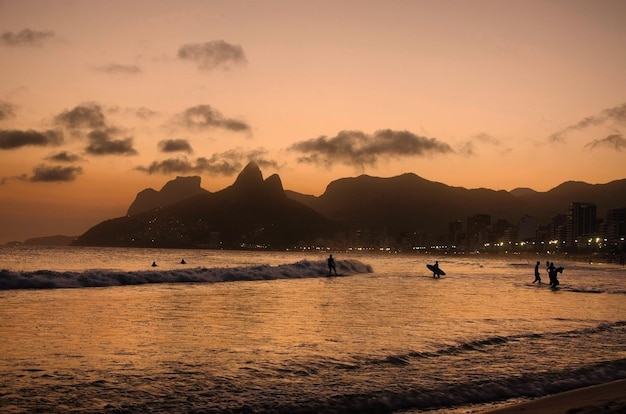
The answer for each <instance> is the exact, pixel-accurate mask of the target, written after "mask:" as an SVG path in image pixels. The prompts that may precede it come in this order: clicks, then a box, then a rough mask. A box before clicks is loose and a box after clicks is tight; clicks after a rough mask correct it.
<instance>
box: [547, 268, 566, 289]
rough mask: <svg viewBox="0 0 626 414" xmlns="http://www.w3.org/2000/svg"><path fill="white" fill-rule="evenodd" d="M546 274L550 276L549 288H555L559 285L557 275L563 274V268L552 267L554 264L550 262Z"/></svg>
mask: <svg viewBox="0 0 626 414" xmlns="http://www.w3.org/2000/svg"><path fill="white" fill-rule="evenodd" d="M548 273H549V275H550V286H552V287H553V288H555V287H557V286H558V285H559V283H560V282H559V279H557V274H558V273H563V267H554V263H552V262H550V267H549V268H548Z"/></svg>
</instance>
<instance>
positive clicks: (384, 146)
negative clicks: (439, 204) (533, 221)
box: [0, 0, 626, 243]
mask: <svg viewBox="0 0 626 414" xmlns="http://www.w3.org/2000/svg"><path fill="white" fill-rule="evenodd" d="M625 17H626V2H624V1H622V0H614V1H613V0H600V1H577V0H555V1H531V0H527V1H517V0H515V1H508V0H494V1H472V0H458V1H418V0H413V1H402V0H398V1H367V0H363V1H341V0H333V1H313V2H304V1H291V0H285V1H209V0H207V1H205V0H198V1H189V0H176V1H159V0H133V1H106V2H102V1H91V0H84V1H83V0H42V1H29V0H22V1H9V0H0V243H5V242H7V241H11V240H24V239H26V238H29V237H36V236H42V235H51V234H65V235H78V234H81V233H82V232H84V231H86V230H87V229H88V228H89V227H91V226H93V225H95V224H97V223H98V222H100V221H102V220H104V219H108V218H113V217H118V216H121V215H123V214H125V212H126V210H127V208H128V206H129V205H130V203H131V202H132V201H133V199H134V197H135V195H136V194H137V192H139V191H141V190H142V189H144V188H146V187H152V188H155V189H157V190H158V189H160V188H161V187H162V186H163V185H164V184H165V183H166V182H167V181H168V180H170V179H173V178H174V177H176V176H177V175H182V176H188V175H200V176H202V186H203V187H204V188H206V189H208V190H210V191H216V190H220V189H222V188H224V187H226V186H228V185H230V184H231V183H232V182H233V181H234V179H235V177H236V174H237V173H238V172H239V171H240V170H241V169H242V168H243V167H244V166H245V164H246V163H247V162H248V161H250V160H255V161H257V163H258V164H259V165H260V166H261V169H262V171H263V174H264V176H265V177H267V176H269V175H270V174H273V173H278V174H279V175H280V176H281V179H282V181H283V186H284V187H285V188H286V189H291V190H295V191H299V192H302V193H308V194H314V195H320V194H321V193H323V191H324V189H325V187H326V185H327V184H328V183H329V182H331V181H332V180H335V179H338V178H341V177H347V176H356V175H360V174H362V173H365V174H369V175H374V176H382V177H389V176H394V175H398V174H402V173H406V172H413V173H415V174H418V175H420V176H422V177H424V178H426V179H429V180H433V181H439V182H443V183H445V184H448V185H453V186H463V187H467V188H477V187H487V188H493V189H504V190H511V189H513V188H516V187H531V188H533V189H535V190H538V191H547V190H549V189H551V188H553V187H555V186H557V185H558V184H560V183H562V182H563V181H567V180H579V181H586V182H590V183H606V182H609V181H612V180H615V179H621V178H626V167H625V165H626V163H625V162H624V161H625V157H624V155H625V151H626V137H624V129H625V127H626V78H625V75H624V74H626V47H624V45H626V24H624V18H625Z"/></svg>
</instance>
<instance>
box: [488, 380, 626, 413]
mask: <svg viewBox="0 0 626 414" xmlns="http://www.w3.org/2000/svg"><path fill="white" fill-rule="evenodd" d="M623 412H626V379H621V380H617V381H612V382H607V383H604V384H599V385H593V386H589V387H583V388H577V389H574V390H570V391H565V392H562V393H558V394H553V395H548V396H545V397H539V398H537V399H534V400H531V401H525V402H522V403H517V404H512V405H509V406H503V407H499V408H493V409H488V410H484V411H481V413H483V414H516V413H533V414H566V413H576V414H599V413H606V414H617V413H623Z"/></svg>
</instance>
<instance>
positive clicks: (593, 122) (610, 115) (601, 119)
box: [548, 103, 626, 142]
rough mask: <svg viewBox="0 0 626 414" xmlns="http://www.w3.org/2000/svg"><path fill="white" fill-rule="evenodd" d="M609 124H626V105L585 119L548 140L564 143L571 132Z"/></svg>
mask: <svg viewBox="0 0 626 414" xmlns="http://www.w3.org/2000/svg"><path fill="white" fill-rule="evenodd" d="M607 122H615V123H617V124H626V103H623V104H621V105H619V106H616V107H613V108H608V109H605V110H603V111H602V112H600V113H599V114H597V115H593V116H588V117H585V118H583V119H581V120H580V121H578V122H577V123H575V124H574V125H570V126H568V127H566V128H563V129H562V130H560V131H559V132H555V133H554V134H552V135H550V136H549V137H548V140H549V141H550V142H563V141H564V140H565V137H566V136H567V134H569V133H570V132H575V131H581V130H584V129H587V128H590V127H593V126H598V125H603V124H605V123H607Z"/></svg>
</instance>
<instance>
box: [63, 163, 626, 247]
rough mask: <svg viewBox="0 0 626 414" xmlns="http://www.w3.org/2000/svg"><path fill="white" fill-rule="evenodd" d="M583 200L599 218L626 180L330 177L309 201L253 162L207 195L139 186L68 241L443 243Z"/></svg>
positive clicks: (196, 186) (623, 201)
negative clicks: (117, 209) (408, 239)
mask: <svg viewBox="0 0 626 414" xmlns="http://www.w3.org/2000/svg"><path fill="white" fill-rule="evenodd" d="M581 200H582V201H592V202H595V203H597V205H598V215H599V216H600V214H602V213H604V214H605V213H606V210H607V209H610V208H619V207H623V206H626V179H623V180H617V181H613V182H611V183H607V184H599V185H591V184H586V183H581V182H567V183H564V184H561V185H560V186H559V187H556V188H554V189H552V190H550V191H548V192H545V193H540V192H536V191H533V190H530V189H517V190H513V191H511V192H507V191H494V190H488V189H484V188H483V189H472V190H469V189H465V188H462V187H450V186H447V185H445V184H442V183H437V182H432V181H428V180H425V179H423V178H421V177H419V176H417V175H415V174H411V173H407V174H403V175H400V176H396V177H391V178H378V177H371V176H367V175H361V176H359V177H354V178H342V179H339V180H336V181H333V182H331V183H330V184H329V185H328V187H327V188H326V191H325V192H324V194H322V195H321V196H319V197H316V196H312V195H305V194H300V193H296V192H293V191H285V190H284V189H283V186H282V182H281V179H280V177H279V176H278V175H276V174H274V175H271V176H270V177H268V178H267V179H265V180H264V179H263V175H262V173H261V170H260V169H259V167H258V166H257V165H256V164H255V163H254V162H251V163H249V164H248V165H247V166H246V167H245V168H244V169H243V170H242V171H241V173H240V174H239V175H238V177H237V179H236V180H235V182H234V183H233V184H232V185H231V186H229V187H227V188H225V189H223V190H220V191H217V192H214V193H212V192H209V191H207V190H205V189H203V188H201V187H200V177H177V178H176V179H175V180H172V181H169V182H168V183H167V184H165V186H163V188H162V189H161V190H160V191H156V190H154V189H151V188H149V189H145V190H143V191H141V192H139V193H138V194H137V197H136V199H135V201H134V202H133V203H132V204H131V205H130V207H129V209H128V213H127V215H126V216H124V217H119V218H115V219H111V220H107V221H104V222H102V223H100V224H97V225H96V226H94V227H92V228H91V229H89V230H88V231H87V232H86V233H84V234H83V235H81V236H80V237H78V239H77V240H76V241H75V243H74V244H75V245H84V246H120V247H122V246H136V247H170V248H192V247H209V248H225V249H238V248H252V247H256V248H258V247H265V248H270V249H285V248H293V247H295V246H302V245H310V244H312V243H318V244H320V243H323V244H324V245H327V246H328V245H337V244H338V243H345V242H346V241H351V242H352V241H353V239H354V237H355V235H357V234H358V235H361V236H362V235H363V234H372V233H380V234H383V235H384V237H385V238H387V239H388V240H389V241H390V242H393V241H394V240H396V239H399V238H402V237H404V236H406V235H407V234H415V233H419V234H425V235H427V237H429V238H430V239H431V240H437V239H442V241H443V240H445V236H446V234H447V231H448V225H449V223H450V222H453V221H456V220H461V221H463V222H464V221H465V220H466V219H467V218H468V217H470V216H473V215H475V214H479V213H480V214H489V215H491V216H492V218H494V219H504V220H509V221H510V222H511V223H517V221H518V220H519V219H520V218H521V217H522V216H524V215H527V214H528V215H531V216H533V217H535V218H536V219H537V220H538V222H540V223H541V222H544V221H547V220H549V218H550V217H551V216H553V215H555V214H558V213H563V212H565V211H567V206H568V205H569V203H571V202H572V201H581ZM600 217H602V216H600ZM379 238H380V237H379Z"/></svg>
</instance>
